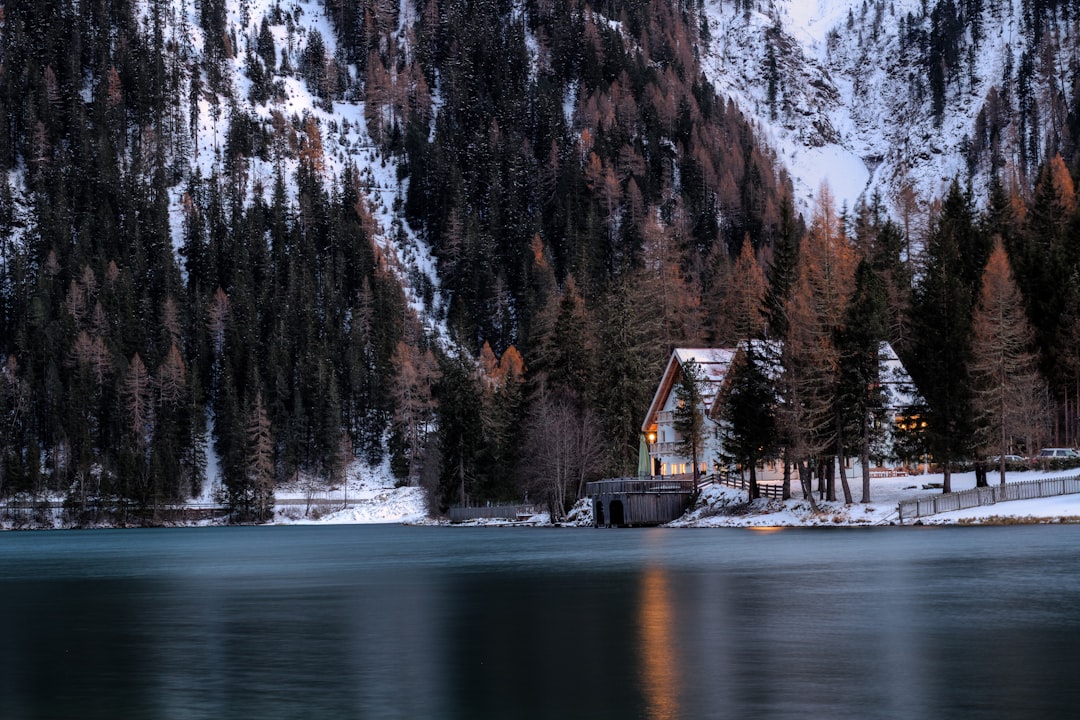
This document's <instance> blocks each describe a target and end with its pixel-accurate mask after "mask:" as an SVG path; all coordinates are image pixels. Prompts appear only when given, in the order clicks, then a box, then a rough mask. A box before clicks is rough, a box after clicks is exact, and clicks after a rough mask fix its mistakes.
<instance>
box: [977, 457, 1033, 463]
mask: <svg viewBox="0 0 1080 720" xmlns="http://www.w3.org/2000/svg"><path fill="white" fill-rule="evenodd" d="M1027 461H1028V459H1027V458H1026V457H1021V456H1020V455H1006V456H1005V464H1006V465H1019V464H1020V463H1026V462H1027ZM986 462H987V463H989V464H990V465H998V464H1000V463H1001V456H1000V455H992V456H991V457H988V458H986Z"/></svg>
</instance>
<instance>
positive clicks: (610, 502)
mask: <svg viewBox="0 0 1080 720" xmlns="http://www.w3.org/2000/svg"><path fill="white" fill-rule="evenodd" d="M585 493H586V494H587V495H588V496H589V497H590V498H591V499H592V502H593V523H594V524H595V525H596V527H635V526H637V527H642V526H648V525H663V524H664V523H668V522H671V521H672V520H677V519H678V518H679V517H681V516H682V515H683V513H685V512H686V511H687V509H688V508H689V507H690V504H691V503H692V502H693V500H694V496H695V494H696V493H697V487H696V485H695V484H694V480H693V479H692V478H691V479H681V478H674V477H655V478H615V479H612V480H598V481H596V482H591V483H588V484H587V485H586V487H585Z"/></svg>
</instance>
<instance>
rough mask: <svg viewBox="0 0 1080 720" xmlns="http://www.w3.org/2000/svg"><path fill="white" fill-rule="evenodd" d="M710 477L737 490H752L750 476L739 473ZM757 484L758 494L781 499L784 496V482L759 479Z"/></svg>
mask: <svg viewBox="0 0 1080 720" xmlns="http://www.w3.org/2000/svg"><path fill="white" fill-rule="evenodd" d="M710 477H711V478H712V479H713V480H715V481H716V482H718V483H720V484H721V485H726V486H727V487H730V488H735V489H736V490H743V491H745V492H750V479H749V478H744V477H742V476H741V475H738V474H728V475H714V476H710ZM757 486H758V494H759V495H760V496H761V497H766V498H777V499H780V498H783V497H784V485H783V483H776V482H762V481H761V480H758V484H757Z"/></svg>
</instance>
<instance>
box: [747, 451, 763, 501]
mask: <svg viewBox="0 0 1080 720" xmlns="http://www.w3.org/2000/svg"><path fill="white" fill-rule="evenodd" d="M759 497H761V490H760V488H758V484H757V460H756V459H755V460H753V461H752V462H751V463H750V499H751V500H757V499H758V498H759Z"/></svg>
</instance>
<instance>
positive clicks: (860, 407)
mask: <svg viewBox="0 0 1080 720" xmlns="http://www.w3.org/2000/svg"><path fill="white" fill-rule="evenodd" d="M886 311H887V310H886V298H885V287H884V284H883V283H882V282H881V279H880V278H879V277H878V276H877V274H876V273H875V272H874V270H873V268H871V267H870V263H869V262H868V261H867V260H865V259H864V260H862V261H860V263H859V266H858V268H857V269H856V271H855V291H854V294H853V295H852V298H851V303H850V304H849V305H848V313H847V319H846V321H845V324H844V329H843V330H842V331H841V332H840V334H839V338H838V341H837V344H838V346H839V351H840V378H839V385H840V387H839V393H840V405H841V412H842V413H843V414H844V416H845V418H846V419H847V421H848V422H849V423H850V431H851V433H852V434H853V435H854V437H855V438H856V440H857V442H858V448H859V462H860V464H861V465H862V498H861V499H860V500H859V502H862V503H868V502H870V444H871V440H872V435H873V428H874V427H875V426H879V425H881V423H882V422H883V421H884V420H885V418H883V417H882V411H883V409H884V408H883V398H882V395H881V378H880V377H879V375H880V367H881V364H880V360H879V348H880V346H881V343H882V342H883V341H884V340H885V333H886V328H885V320H886Z"/></svg>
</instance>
